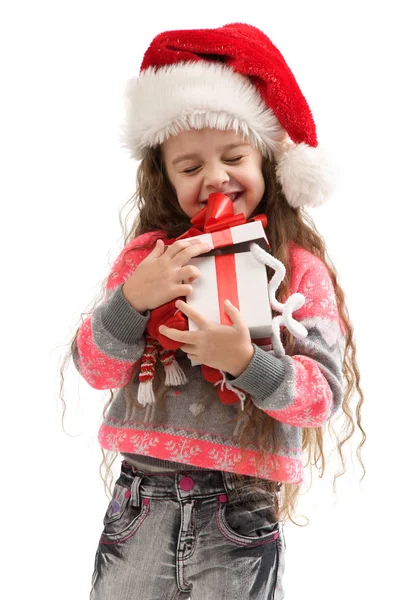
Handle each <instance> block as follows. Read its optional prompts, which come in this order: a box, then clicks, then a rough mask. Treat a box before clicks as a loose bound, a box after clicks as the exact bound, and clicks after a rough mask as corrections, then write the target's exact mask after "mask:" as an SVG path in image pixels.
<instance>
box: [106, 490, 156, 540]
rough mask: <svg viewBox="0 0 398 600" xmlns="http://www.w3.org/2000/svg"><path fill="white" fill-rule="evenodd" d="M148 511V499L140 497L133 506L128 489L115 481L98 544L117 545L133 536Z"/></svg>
mask: <svg viewBox="0 0 398 600" xmlns="http://www.w3.org/2000/svg"><path fill="white" fill-rule="evenodd" d="M149 509H150V501H149V498H141V497H140V501H139V506H133V503H132V500H131V491H130V488H129V487H126V486H124V485H123V484H122V483H120V482H119V481H117V482H116V483H115V486H114V489H113V494H112V499H111V501H110V502H109V505H108V508H107V510H106V513H105V516H104V520H103V525H104V529H103V531H102V534H101V538H100V543H103V544H119V543H121V542H124V541H126V540H127V539H129V538H130V537H132V536H133V535H135V533H136V532H137V531H138V529H139V527H140V526H141V525H142V523H143V521H144V520H145V519H146V517H147V516H148V514H149Z"/></svg>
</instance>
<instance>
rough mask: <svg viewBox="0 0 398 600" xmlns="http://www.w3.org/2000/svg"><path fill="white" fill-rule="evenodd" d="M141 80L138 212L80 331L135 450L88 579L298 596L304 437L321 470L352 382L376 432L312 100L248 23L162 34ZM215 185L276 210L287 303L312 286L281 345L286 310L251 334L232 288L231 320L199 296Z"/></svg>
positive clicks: (89, 367)
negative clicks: (286, 586) (330, 234)
mask: <svg viewBox="0 0 398 600" xmlns="http://www.w3.org/2000/svg"><path fill="white" fill-rule="evenodd" d="M125 98H126V120H125V123H124V130H123V141H124V145H125V146H126V147H127V148H128V149H129V150H130V152H131V156H132V157H133V158H135V159H139V160H140V161H141V162H140V164H139V167H138V172H137V192H136V199H137V200H138V202H137V207H138V215H137V219H136V222H135V225H134V227H133V229H132V231H131V232H130V233H129V234H128V236H127V238H126V239H125V247H124V249H123V251H122V252H121V254H120V256H119V257H118V258H117V260H116V262H115V264H114V266H113V269H112V272H111V274H110V275H109V276H108V277H107V280H106V294H105V298H104V300H103V301H102V302H101V303H98V305H96V306H95V308H94V310H93V311H92V314H91V315H90V316H89V317H88V318H86V319H85V320H84V321H83V322H82V324H81V326H80V327H79V329H78V331H77V332H76V335H75V337H74V340H73V343H72V355H73V360H74V364H75V365H76V368H77V369H78V371H79V372H80V374H81V375H82V376H83V377H84V378H85V380H86V381H87V382H88V383H89V384H90V385H91V386H92V387H94V388H95V389H98V390H105V389H109V390H113V389H117V394H116V397H113V392H111V399H110V402H109V403H108V405H107V406H106V407H105V409H104V421H103V424H102V426H101V429H100V432H99V442H100V445H101V448H102V449H106V450H108V451H110V452H112V453H114V456H115V457H116V456H117V455H118V454H119V453H120V454H121V455H122V456H123V462H122V464H121V472H120V476H119V478H118V479H117V481H116V483H115V485H114V488H113V494H112V499H111V501H110V503H109V506H108V508H107V511H106V514H105V517H104V522H103V525H104V528H103V531H102V534H101V537H100V540H99V544H98V550H97V553H96V557H95V566H94V573H93V577H92V590H91V596H90V598H91V600H111V599H112V600H132V599H137V600H138V599H139V600H145V599H148V600H149V599H150V600H155V599H159V600H165V599H170V600H171V599H175V598H188V597H190V598H191V599H192V600H197V599H200V600H205V599H213V600H214V599H217V600H221V599H228V600H232V599H237V598H239V599H240V600H242V599H245V600H246V599H251V600H259V599H260V598H261V599H262V600H264V599H269V600H270V599H271V598H272V599H276V598H278V599H281V598H283V597H284V593H283V586H282V579H283V574H284V556H285V541H284V535H283V521H284V520H285V519H286V517H289V518H290V519H291V520H292V517H291V513H292V512H293V510H294V507H295V504H296V501H297V494H298V492H299V490H300V484H301V483H302V481H303V463H304V459H303V453H304V451H305V450H308V453H309V460H310V459H311V457H312V455H313V456H314V457H315V456H318V455H319V454H318V453H320V455H321V456H322V474H323V469H324V456H323V451H322V439H323V438H322V434H323V428H324V426H325V425H326V424H330V420H331V418H332V417H333V416H334V415H335V414H339V413H340V411H341V410H342V411H343V412H344V413H345V415H346V416H347V419H348V420H349V422H350V424H351V426H353V419H352V411H351V408H350V406H349V400H350V397H351V393H352V390H353V388H354V386H355V387H356V389H357V391H358V393H359V395H360V404H359V405H358V407H357V424H358V426H359V427H360V429H361V431H362V433H363V430H362V427H361V422H360V408H361V404H362V401H363V397H362V392H361V389H360V386H359V374H358V369H357V365H356V358H355V344H354V342H353V339H352V326H351V323H350V320H349V317H348V313H347V310H346V307H345V303H344V294H343V292H342V290H341V288H340V287H339V285H338V283H337V281H336V272H335V270H334V268H333V267H332V266H331V262H330V260H329V259H328V258H327V253H326V250H325V246H324V242H323V240H322V238H321V237H320V236H319V234H318V233H317V231H316V229H315V227H314V225H313V223H312V221H311V219H310V218H309V217H308V215H307V214H306V213H305V206H308V205H309V206H316V205H317V204H320V203H321V202H322V201H324V200H325V199H326V198H327V195H328V193H329V190H330V177H329V175H328V172H327V170H326V162H325V159H324V157H323V156H322V154H321V152H320V149H319V148H318V145H317V137H316V130H315V125H314V122H313V118H312V115H311V112H310V110H309V107H308V105H307V102H306V100H305V98H304V97H303V95H302V93H301V90H300V88H299V87H298V85H297V82H296V80H295V79H294V77H293V75H292V73H291V71H290V69H289V67H288V66H287V64H286V62H285V61H284V59H283V57H282V56H281V54H280V53H279V51H278V50H277V49H276V48H275V46H274V45H273V44H272V43H271V42H270V40H269V39H268V37H267V36H265V35H264V34H263V33H262V32H261V31H259V30H258V29H256V28H254V27H252V26H249V25H244V24H241V23H238V24H231V25H227V26H224V27H220V28H218V29H213V30H210V29H207V30H197V31H195V30H188V31H171V32H166V33H162V34H160V35H158V36H157V37H155V39H154V40H153V41H152V43H151V44H150V46H149V48H148V50H147V52H146V53H145V56H144V59H143V62H142V66H141V71H140V75H139V77H137V78H134V79H132V80H131V81H129V82H128V84H127V87H126V94H125ZM216 193H218V194H223V195H224V201H226V203H227V205H228V203H229V209H230V212H231V213H233V216H234V217H237V218H238V216H239V219H241V220H242V219H243V222H245V223H246V222H249V221H250V222H251V220H252V219H253V218H256V220H261V221H262V223H263V224H264V225H265V224H266V222H267V221H268V225H267V226H266V235H267V238H268V241H269V245H270V249H269V251H270V255H269V256H271V257H273V258H274V259H275V260H274V263H272V264H274V265H276V268H278V265H280V264H281V263H282V264H283V265H285V267H286V274H285V278H284V280H283V281H282V283H281V285H280V286H279V287H278V289H277V295H278V299H279V302H278V301H277V300H276V298H274V302H273V303H272V307H273V309H274V310H273V315H274V316H275V315H276V314H277V312H278V311H281V310H282V309H283V308H284V307H286V306H287V304H288V301H289V298H291V297H292V296H293V294H297V293H298V294H302V296H296V298H302V302H301V304H300V306H299V307H297V306H296V310H295V312H294V318H293V317H292V315H290V317H289V319H288V318H287V317H286V318H284V319H283V320H282V321H281V320H280V321H279V324H281V325H282V328H281V338H279V345H278V336H277V335H276V330H275V329H273V336H271V339H265V340H264V339H262V340H260V339H258V340H255V339H254V340H253V339H251V336H250V332H249V329H248V326H247V325H246V322H245V320H244V319H243V317H242V315H241V313H240V311H239V310H238V308H237V307H236V306H234V305H233V304H231V303H228V302H226V303H225V306H224V310H225V313H226V314H227V315H228V317H229V318H230V321H231V324H230V325H227V324H220V323H216V322H214V321H211V320H209V319H208V318H206V317H205V316H204V315H203V314H202V313H201V312H200V311H198V310H194V309H193V308H192V306H191V305H189V304H187V303H186V302H185V300H187V298H189V296H190V295H191V294H192V291H193V287H194V285H195V281H196V280H198V279H199V278H200V277H201V273H200V270H199V269H198V268H197V267H196V266H195V265H194V264H193V263H194V262H195V261H194V260H193V259H195V257H198V256H200V255H202V254H205V253H206V252H208V251H209V250H210V249H211V246H210V247H209V246H206V245H205V244H204V243H202V242H200V241H198V239H195V238H196V237H197V235H199V234H200V233H201V232H202V231H203V229H202V230H200V227H199V226H198V225H197V223H198V221H197V220H195V219H194V217H196V218H197V219H198V215H199V216H201V215H202V214H205V213H206V214H207V211H208V210H210V200H211V199H212V200H211V201H212V202H213V200H214V196H211V194H216ZM201 211H202V212H201ZM242 215H243V216H242ZM206 218H207V217H206ZM192 219H193V221H191V220H192ZM241 222H242V221H241ZM193 226H194V227H196V230H195V229H194V230H193V229H192V228H193ZM198 227H199V230H198ZM187 232H188V233H187ZM195 233H196V235H195ZM263 254H264V255H265V253H263ZM267 260H268V259H267ZM265 264H267V265H268V266H270V264H271V263H270V262H266V261H265ZM272 276H273V274H272V271H270V270H269V269H268V277H269V279H270V280H271V282H270V297H271V299H272V293H271V283H272V281H274V280H272V279H271V278H272ZM274 287H275V286H274ZM274 291H275V289H274ZM253 293H256V291H255V289H253ZM170 306H171V310H170ZM166 309H167V310H166ZM167 311H168V312H167ZM283 314H284V315H285V312H284V313H283ZM188 318H189V319H191V320H192V321H193V322H194V323H195V325H196V329H195V330H189V329H188V325H187V319H188ZM279 318H280V317H279ZM280 319H281V318H280ZM294 322H295V323H296V324H297V325H299V326H300V327H301V329H297V328H296V329H294V326H293V325H294ZM297 331H300V332H301V333H300V334H299V333H297ZM295 332H296V333H295ZM303 332H304V333H303ZM281 342H282V344H283V347H282V346H281V345H280V343H281ZM281 348H282V350H281ZM194 365H195V366H194ZM109 404H111V405H110V408H109V411H108V413H107V414H105V411H106V409H107V408H108V407H109ZM352 430H353V427H351V431H350V435H349V436H348V437H346V439H345V440H344V441H347V439H349V437H351V435H352V433H353V431H352ZM344 441H343V442H342V443H344ZM363 441H364V440H363ZM363 441H362V443H363ZM342 443H340V445H339V447H338V449H339V453H340V457H341V458H342V454H341V446H342ZM361 445H362V444H361ZM105 462H106V461H105ZM316 462H317V459H316V461H315V464H316ZM343 462H344V461H343ZM107 467H108V471H107V473H108V472H109V469H110V466H109V465H107Z"/></svg>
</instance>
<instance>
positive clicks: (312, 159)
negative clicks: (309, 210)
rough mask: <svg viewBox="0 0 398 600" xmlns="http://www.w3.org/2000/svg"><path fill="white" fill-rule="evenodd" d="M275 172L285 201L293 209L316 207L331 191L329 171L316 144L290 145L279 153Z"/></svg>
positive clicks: (331, 175)
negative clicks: (314, 146)
mask: <svg viewBox="0 0 398 600" xmlns="http://www.w3.org/2000/svg"><path fill="white" fill-rule="evenodd" d="M276 174H277V177H278V179H279V181H280V183H281V185H282V190H283V193H284V194H285V196H286V200H287V201H288V203H289V204H290V206H293V207H294V208H299V207H300V206H319V205H320V204H322V203H323V202H325V201H326V200H327V199H328V197H329V196H330V195H331V193H332V191H333V187H334V175H333V171H332V168H331V165H330V163H329V161H328V159H327V156H326V154H325V152H324V151H323V150H322V149H321V148H320V147H319V146H317V147H316V148H313V147H311V146H308V145H307V144H304V143H301V144H297V146H294V145H292V146H291V147H290V148H289V149H288V150H287V151H286V152H283V153H282V155H281V156H280V158H279V160H278V166H277V168H276Z"/></svg>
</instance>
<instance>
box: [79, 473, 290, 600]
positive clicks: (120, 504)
mask: <svg viewBox="0 0 398 600" xmlns="http://www.w3.org/2000/svg"><path fill="white" fill-rule="evenodd" d="M248 479H249V480H250V479H251V478H249V477H248ZM253 498H254V499H253ZM272 514H273V511H272V509H271V503H270V498H269V495H268V497H267V495H265V496H264V495H262V496H260V497H258V495H255V494H254V495H250V494H249V496H248V498H246V500H245V501H242V499H241V498H240V499H239V498H238V495H237V491H236V488H235V486H234V484H233V481H232V478H231V476H230V474H229V473H226V472H222V471H208V470H203V471H193V470H191V471H190V470H189V467H187V470H185V471H183V472H178V473H151V474H149V473H143V472H142V471H138V470H136V469H135V468H134V467H132V466H130V465H128V463H126V462H125V461H123V462H122V464H121V472H120V476H119V477H118V479H117V481H116V482H115V484H114V488H113V496H112V500H111V501H110V503H109V506H108V508H107V510H106V513H105V517H104V521H103V526H104V529H103V531H102V534H101V537H100V540H99V544H98V548H97V552H96V555H95V563H94V572H93V575H92V580H91V584H92V588H91V593H90V600H175V599H177V598H178V599H180V598H185V599H186V600H188V599H189V598H190V599H191V600H260V599H261V600H282V598H284V593H283V587H282V578H283V572H284V562H285V561H284V558H285V547H286V546H285V539H284V534H283V524H282V523H278V522H275V521H274V519H273V517H272Z"/></svg>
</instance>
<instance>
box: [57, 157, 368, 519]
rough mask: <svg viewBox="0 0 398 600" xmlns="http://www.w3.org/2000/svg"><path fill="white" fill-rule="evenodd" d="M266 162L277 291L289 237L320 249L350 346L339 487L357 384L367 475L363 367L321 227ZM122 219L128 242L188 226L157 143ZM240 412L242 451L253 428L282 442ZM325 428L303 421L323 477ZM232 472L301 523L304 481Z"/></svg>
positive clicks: (256, 416) (269, 442)
mask: <svg viewBox="0 0 398 600" xmlns="http://www.w3.org/2000/svg"><path fill="white" fill-rule="evenodd" d="M262 169H263V175H264V179H265V184H266V190H265V194H264V197H263V199H262V201H261V202H260V203H259V205H258V207H257V208H256V211H255V213H253V215H252V216H254V215H255V214H259V213H265V214H266V215H267V218H268V226H267V237H268V240H269V242H270V246H271V251H272V255H273V256H275V257H276V258H277V259H279V260H280V261H281V262H282V263H283V264H284V265H285V266H286V276H285V278H284V280H283V282H282V283H281V285H280V287H279V289H278V294H277V295H278V299H282V298H286V297H287V295H288V290H289V285H290V278H291V269H290V263H289V251H288V244H289V242H290V241H293V242H295V243H296V244H297V245H299V246H301V247H302V248H305V249H306V250H308V251H309V252H312V253H313V254H314V255H316V256H317V257H319V258H320V259H321V260H322V261H323V263H324V264H325V266H326V267H327V270H328V272H329V274H330V277H331V280H332V282H333V286H334V290H335V294H336V299H337V305H338V311H339V315H340V319H341V322H342V324H343V326H344V328H345V332H346V346H345V352H344V359H343V376H344V383H345V389H344V399H343V403H342V411H343V414H344V424H343V427H342V434H343V439H340V437H339V435H338V434H336V432H335V430H334V427H333V422H332V421H333V419H330V420H329V421H328V431H329V435H332V433H333V435H334V436H335V438H336V440H337V442H338V445H337V449H338V453H339V458H340V461H341V464H342V467H343V470H342V471H340V472H339V473H337V474H335V475H334V480H333V488H334V489H335V484H336V480H337V478H338V477H340V476H341V475H343V474H344V473H345V472H346V469H345V460H344V456H343V453H342V447H343V445H344V444H345V443H346V442H347V441H348V440H349V439H350V438H351V437H352V436H353V435H354V432H355V422H354V418H353V408H352V407H351V403H352V401H353V399H354V398H355V395H356V394H355V391H356V392H357V395H358V397H359V401H358V404H357V406H356V410H355V417H356V425H357V426H358V428H359V429H360V431H361V433H362V440H361V442H360V444H359V446H358V448H357V457H358V460H359V462H360V463H361V466H362V468H363V476H362V479H363V477H364V476H365V467H364V464H363V462H362V458H361V448H362V446H363V444H364V443H365V440H366V434H365V431H364V430H363V428H362V424H361V407H362V404H363V400H364V397H363V392H362V390H361V386H360V373H359V369H358V365H357V360H356V345H355V342H354V338H353V326H352V323H351V321H350V318H349V314H348V310H347V307H346V304H345V297H344V293H343V290H342V289H341V287H340V285H339V283H338V281H337V279H338V278H337V273H336V269H335V267H334V266H333V263H332V261H331V260H330V258H329V256H328V254H327V251H326V247H325V242H324V240H323V238H322V237H321V235H320V234H319V232H318V231H317V229H316V227H315V225H314V222H313V220H312V219H311V217H310V216H309V215H308V213H307V212H306V211H305V209H303V208H292V207H291V206H290V205H289V204H288V203H287V201H286V199H285V197H284V195H283V193H282V190H281V188H280V185H279V183H278V181H277V179H276V174H275V164H274V163H273V162H272V161H270V160H268V159H265V158H264V159H263V166H262ZM126 206H127V207H128V208H129V212H128V213H127V215H126V217H125V221H124V223H123V222H122V219H121V214H122V211H123V210H124V208H125V207H126ZM134 210H137V216H136V218H135V220H134V222H133V224H132V226H131V228H130V230H128V227H127V221H128V219H129V216H130V214H131V213H132V211H134ZM119 221H120V224H121V227H122V230H123V236H124V245H127V244H128V243H129V242H130V241H131V240H132V239H134V238H136V237H137V236H139V235H141V234H144V233H147V232H152V231H156V230H161V231H163V232H165V234H166V236H167V237H168V238H175V237H178V236H179V235H181V234H182V233H184V232H185V231H186V230H187V229H188V228H189V226H190V220H189V217H188V216H187V215H186V214H185V213H184V212H183V211H182V209H181V208H180V206H179V204H178V201H177V198H176V195H175V193H174V190H173V188H172V186H171V184H170V182H169V179H168V177H167V174H166V172H165V168H164V164H163V160H162V155H161V149H160V147H157V148H155V149H150V150H148V151H147V154H146V156H145V157H144V159H143V160H142V161H141V162H140V164H139V166H138V169H137V187H136V192H135V194H134V195H133V196H132V198H130V199H129V200H128V201H127V203H126V204H125V206H124V207H123V208H122V209H121V212H120V214H119ZM152 247H153V245H152ZM127 255H128V252H126V253H125V256H124V260H126V258H127ZM122 267H123V265H122ZM114 274H115V273H111V274H110V275H109V276H107V277H106V278H105V280H104V281H103V283H102V289H101V294H102V295H104V293H105V287H106V283H107V282H108V280H109V279H110V278H111V277H112V275H114ZM98 302H99V299H96V300H95V301H94V303H93V305H94V306H95V305H96V304H97V303H98ZM87 314H90V313H84V314H82V315H81V320H82V322H83V316H86V315H87ZM78 331H79V330H78V329H77V331H76V333H75V334H74V337H73V340H72V342H71V345H70V349H69V353H68V354H67V355H66V357H65V359H64V362H63V364H62V366H61V389H60V397H61V400H62V402H63V404H64V411H63V415H62V421H63V418H64V414H65V409H66V405H65V402H64V399H63V397H62V392H63V381H64V378H63V371H64V368H65V364H66V363H67V362H68V361H69V360H70V357H71V350H72V347H73V344H74V342H75V341H76V338H77V335H78ZM282 341H283V342H284V346H285V350H286V354H289V353H291V352H292V349H293V338H292V336H291V334H290V333H289V332H287V331H285V332H283V333H282ZM127 387H128V386H126V388H127ZM113 399H114V395H113V391H112V390H110V398H109V401H108V403H107V404H106V405H105V407H104V409H103V416H104V417H105V414H106V410H107V408H108V407H109V405H110V404H111V402H112V401H113ZM241 419H243V420H244V421H245V425H244V427H243V428H242V435H241V447H242V451H243V453H244V451H245V448H246V444H245V442H247V440H248V439H249V440H252V439H253V436H256V438H257V443H258V445H259V448H260V451H262V452H265V448H267V452H269V451H270V446H271V448H273V449H274V450H277V448H278V440H277V439H276V436H275V425H276V422H275V420H274V419H273V418H272V417H270V416H268V415H266V414H265V413H264V412H263V411H261V410H258V409H257V408H256V407H255V405H254V404H253V402H252V400H251V398H250V397H249V398H248V400H247V401H246V402H245V409H244V411H242V412H241V414H240V415H239V416H238V417H237V420H241ZM325 430H326V424H324V426H322V427H316V428H310V427H306V428H303V455H305V453H306V452H307V454H308V461H307V463H306V465H305V466H308V464H310V468H311V476H312V466H315V467H316V468H317V469H318V470H319V471H320V474H319V477H322V476H323V474H324V471H325V457H324V452H323V441H324V437H323V436H324V431H325ZM101 452H102V456H103V460H102V463H101V466H100V474H101V478H102V479H103V482H104V486H105V490H106V489H108V492H109V494H111V487H110V486H111V485H112V481H113V476H112V472H111V467H112V464H113V462H114V461H115V459H116V457H117V456H118V454H117V453H115V452H113V451H107V452H106V453H104V450H103V449H102V448H101ZM318 463H319V464H318ZM103 468H105V478H103V477H102V473H101V472H102V470H103ZM109 478H110V484H109V486H108V485H107V481H108V479H109ZM233 479H234V480H235V483H236V486H237V489H238V490H241V492H242V497H244V496H245V495H246V496H248V495H253V494H254V493H256V494H260V495H261V494H262V493H266V494H269V492H271V496H272V499H273V508H274V515H275V519H276V520H279V521H280V520H286V519H289V520H290V521H292V522H293V523H295V524H296V525H298V526H302V525H300V524H299V523H296V521H294V519H293V514H294V512H295V508H296V504H297V500H298V493H299V491H300V487H301V486H300V484H289V483H283V484H282V486H281V489H280V491H279V493H278V492H277V489H278V486H277V484H276V482H272V481H268V480H265V479H261V478H253V477H248V476H246V475H239V474H233ZM362 479H361V481H362ZM307 524H308V523H307Z"/></svg>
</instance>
